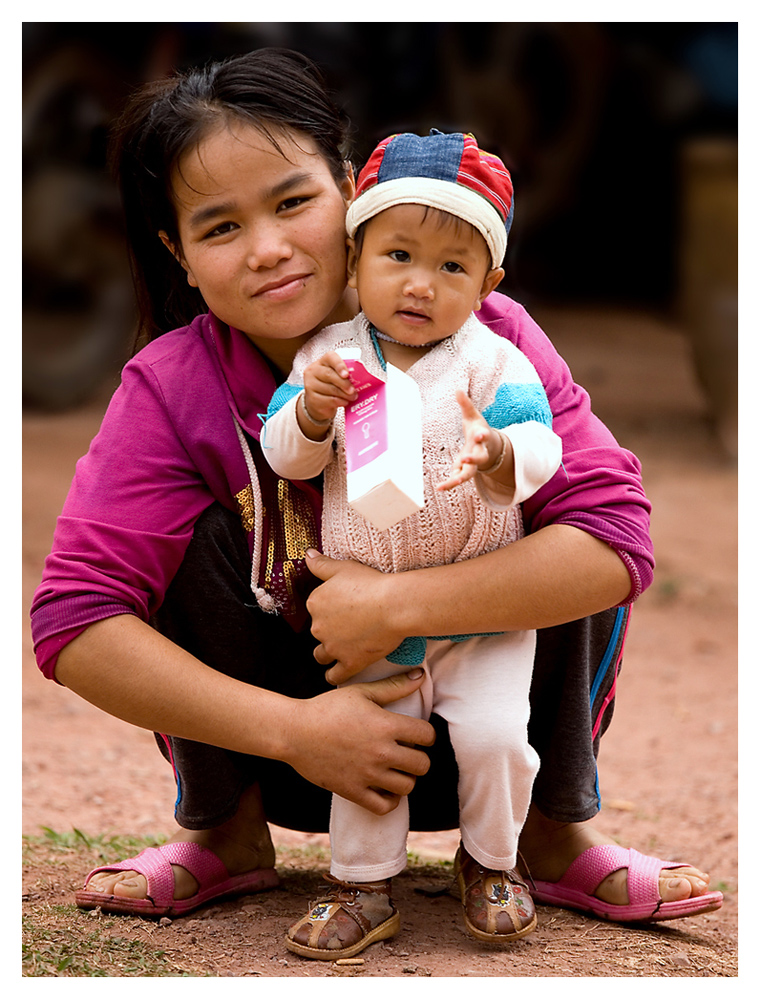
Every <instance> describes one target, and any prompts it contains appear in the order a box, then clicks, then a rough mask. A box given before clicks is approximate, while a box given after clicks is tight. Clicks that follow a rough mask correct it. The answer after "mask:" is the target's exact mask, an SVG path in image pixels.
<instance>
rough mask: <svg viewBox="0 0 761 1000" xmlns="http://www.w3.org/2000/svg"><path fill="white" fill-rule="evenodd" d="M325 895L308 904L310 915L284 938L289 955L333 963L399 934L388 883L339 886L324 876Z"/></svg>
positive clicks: (341, 883)
mask: <svg viewBox="0 0 761 1000" xmlns="http://www.w3.org/2000/svg"><path fill="white" fill-rule="evenodd" d="M326 878H327V881H328V883H329V884H328V886H327V890H328V891H327V892H326V894H325V895H324V896H321V897H320V899H318V900H316V901H315V902H313V903H310V904H309V912H308V913H307V915H306V916H305V917H301V919H300V920H297V921H296V923H295V924H293V925H292V926H291V927H290V929H289V930H288V933H287V935H286V938H285V946H286V948H288V950H289V951H293V952H295V953H296V954H297V955H302V956H303V957H304V958H316V959H322V960H326V961H335V960H336V959H338V958H350V957H351V956H353V955H358V954H359V953H360V952H361V951H364V950H365V948H367V946H368V945H371V944H373V943H374V942H375V941H384V940H385V939H386V938H390V937H393V936H394V934H396V933H397V932H398V931H399V927H400V919H399V914H398V912H397V910H396V908H395V906H394V904H393V902H392V901H391V880H390V879H386V880H384V881H382V882H365V883H357V882H341V881H340V880H339V879H337V878H334V877H333V876H332V875H328V876H326Z"/></svg>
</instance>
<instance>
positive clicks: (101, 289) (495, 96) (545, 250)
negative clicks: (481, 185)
mask: <svg viewBox="0 0 761 1000" xmlns="http://www.w3.org/2000/svg"><path fill="white" fill-rule="evenodd" d="M266 45H283V46H287V47H292V48H296V49H299V50H301V51H302V52H305V53H306V54H307V55H309V56H311V57H312V58H313V59H314V60H315V61H316V62H317V63H319V64H320V65H321V67H322V68H323V70H324V72H325V74H326V76H327V79H328V81H329V84H330V86H331V88H332V89H333V91H334V93H335V94H336V96H337V98H338V101H339V103H341V104H342V105H343V106H344V107H345V108H346V110H347V111H348V113H349V115H350V117H351V119H352V122H353V124H354V141H353V158H354V160H355V161H356V163H357V164H358V165H361V164H362V163H363V162H364V159H365V158H366V157H367V155H368V154H369V152H370V151H371V149H372V148H373V146H374V144H375V143H376V141H377V140H378V139H380V138H382V137H383V136H385V135H387V134H388V133H390V132H392V131H400V130H409V131H419V132H425V131H427V130H428V128H429V127H431V126H436V127H439V128H442V129H443V130H445V131H446V130H448V129H451V130H464V131H469V132H474V133H475V134H476V136H477V137H478V139H479V141H480V143H481V144H482V145H483V146H484V147H486V148H488V149H493V150H494V151H496V152H499V153H500V154H501V155H502V157H503V159H504V160H505V161H506V162H507V163H508V165H509V167H510V169H511V171H512V173H513V177H514V182H515V187H516V214H515V222H514V225H513V229H512V233H511V240H510V246H509V249H508V256H507V261H506V271H507V276H506V279H505V282H504V284H503V286H502V290H503V291H505V292H506V293H507V294H509V295H511V296H512V297H514V298H517V299H518V300H519V301H521V302H523V303H524V304H525V305H527V306H528V307H529V309H531V310H534V309H536V308H541V307H542V306H544V307H553V308H563V307H570V308H581V307H588V306H593V307H596V308H600V307H603V308H609V307H610V308H614V309H616V310H619V311H621V310H624V311H625V310H635V311H640V312H641V311H642V310H649V311H650V312H651V313H655V314H659V315H661V316H663V317H666V318H667V319H668V321H669V322H676V323H678V324H680V328H681V329H682V330H683V331H684V334H685V336H686V337H687V339H688V341H689V349H690V352H691V363H692V364H693V365H694V370H695V375H696V378H697V380H698V383H699V385H700V387H701V391H702V393H703V394H704V397H705V401H706V419H708V420H710V421H711V422H712V423H713V425H714V427H715V429H716V431H717V433H718V436H719V440H720V442H721V446H722V448H723V449H724V450H725V452H727V453H728V454H734V453H735V452H736V433H737V431H736V408H737V109H738V79H737V69H738V66H737V60H738V37H737V24H736V23H735V22H678V23H648V22H643V23H640V22H634V23H626V22H612V23H602V22H579V23H549V22H495V23H490V22H470V23H449V22H445V23H436V22H422V23H410V24H405V23H393V22H392V23H375V22H371V23H365V22H363V23H338V22H335V23H334V22H319V23H308V22H295V23H294V22H248V23H247V22H234V23H233V22H192V23H183V22H150V23H147V22H146V23H141V22H129V23H118V22H117V23H114V22H108V23H98V22H72V23H55V22H26V23H24V25H23V213H24V215H23V230H24V239H23V338H24V350H23V397H24V403H25V406H26V408H27V409H29V408H31V409H33V410H46V411H54V412H55V411H60V410H65V409H67V408H69V407H72V406H75V405H78V404H80V403H82V402H83V401H86V400H87V399H88V398H91V397H92V394H93V393H96V392H98V391H99V390H100V389H101V388H102V386H103V385H104V384H109V385H113V384H115V383H114V379H115V373H117V372H118V370H119V368H120V366H121V364H123V362H124V361H125V360H126V358H127V357H128V356H129V354H130V352H131V349H132V341H133V324H134V309H133V300H132V289H131V284H130V278H129V273H128V267H127V263H126V256H125V252H124V246H123V241H122V236H121V225H120V219H119V205H118V199H117V195H116V192H115V188H114V185H113V183H112V181H111V179H110V177H109V174H108V170H107V166H106V147H107V136H108V130H109V125H110V122H111V121H112V120H113V118H114V116H115V115H117V114H118V112H119V110H120V108H121V106H122V104H123V102H124V100H125V97H126V96H127V94H128V93H129V92H130V91H131V90H132V89H133V88H134V87H135V86H137V85H139V84H140V83H142V82H143V81H146V80H149V79H153V78H156V77H160V76H164V75H166V74H169V73H171V72H172V71H173V70H175V69H182V68H183V67H185V66H187V65H190V64H195V63H199V62H205V61H207V60H209V59H217V58H220V57H224V56H227V55H231V54H235V53H239V52H244V51H247V50H249V49H252V48H257V47H260V46H266ZM550 332H551V331H550Z"/></svg>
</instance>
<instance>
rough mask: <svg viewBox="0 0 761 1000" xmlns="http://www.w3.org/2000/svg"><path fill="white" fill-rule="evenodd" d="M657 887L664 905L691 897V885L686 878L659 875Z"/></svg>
mask: <svg viewBox="0 0 761 1000" xmlns="http://www.w3.org/2000/svg"><path fill="white" fill-rule="evenodd" d="M658 885H659V890H660V894H661V899H662V900H663V902H664V903H673V902H676V900H678V899H689V898H690V896H691V895H692V884H691V883H690V880H689V879H686V878H675V877H674V876H671V875H669V876H667V877H664V876H663V875H661V877H660V879H659V881H658Z"/></svg>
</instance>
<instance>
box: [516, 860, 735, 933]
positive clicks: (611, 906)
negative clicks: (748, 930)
mask: <svg viewBox="0 0 761 1000" xmlns="http://www.w3.org/2000/svg"><path fill="white" fill-rule="evenodd" d="M682 867H684V864H683V862H678V861H661V860H659V859H658V858H651V857H649V856H648V855H646V854H640V853H639V851H635V850H631V849H627V848H625V847H618V846H616V845H615V844H603V845H600V846H598V847H590V848H588V849H587V850H586V851H584V852H583V853H582V854H580V855H579V856H578V858H576V860H575V861H574V862H573V863H572V864H571V865H569V866H568V870H567V871H566V873H565V875H563V877H562V878H561V879H560V880H559V881H557V882H542V881H540V880H538V879H537V880H533V881H532V880H529V885H530V886H531V895H532V896H533V897H534V899H535V900H537V901H538V902H540V903H547V904H549V905H550V906H561V907H564V908H567V909H571V910H581V911H582V912H584V913H593V914H594V915H595V916H596V917H601V918H602V919H603V920H616V921H618V922H620V923H628V922H633V921H638V920H674V919H676V918H677V917H691V916H695V915H697V914H698V913H708V912H709V911H710V910H718V909H719V907H720V906H721V904H722V902H723V901H724V897H723V895H722V894H721V893H720V892H704V893H703V894H702V896H691V897H690V898H689V899H679V900H674V901H673V902H670V903H664V902H663V901H662V900H661V897H660V893H659V890H658V878H659V876H660V872H661V869H662V868H682ZM620 868H626V869H627V876H626V885H627V889H628V893H629V902H628V903H627V904H625V905H622V904H616V903H606V902H604V901H603V900H601V899H597V897H596V896H595V895H594V891H595V889H596V888H597V887H598V886H599V885H600V883H601V882H602V881H603V879H605V878H607V877H608V875H612V873H613V872H615V871H618V870H619V869H620Z"/></svg>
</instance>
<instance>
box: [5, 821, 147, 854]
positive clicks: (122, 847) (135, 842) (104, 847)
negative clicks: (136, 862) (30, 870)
mask: <svg viewBox="0 0 761 1000" xmlns="http://www.w3.org/2000/svg"><path fill="white" fill-rule="evenodd" d="M40 829H41V830H42V834H41V835H40V836H36V837H35V836H31V835H29V834H27V835H25V836H23V837H22V838H21V839H22V843H23V844H24V846H25V847H35V846H38V845H43V846H45V847H46V848H47V849H49V850H53V851H60V852H71V851H77V850H81V849H82V848H83V847H85V848H88V849H89V850H94V851H97V852H98V853H99V854H100V855H102V856H103V857H106V856H107V855H108V856H109V858H108V860H112V858H113V857H114V856H116V855H121V856H124V855H125V854H126V855H129V854H133V853H134V852H135V851H138V852H139V851H142V850H143V849H144V848H146V847H157V846H158V845H159V844H163V843H165V842H166V837H131V836H113V835H108V834H99V835H97V836H89V835H88V834H86V833H83V832H82V830H78V829H77V828H76V827H73V828H72V829H71V830H68V831H66V832H65V833H61V832H59V831H57V830H52V829H51V828H50V827H49V826H43V827H41V828H40Z"/></svg>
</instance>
